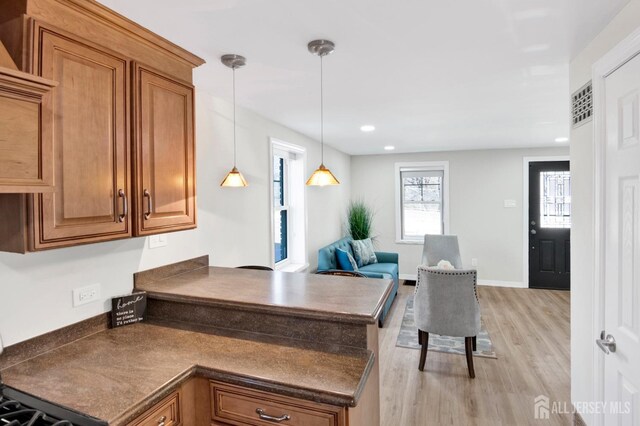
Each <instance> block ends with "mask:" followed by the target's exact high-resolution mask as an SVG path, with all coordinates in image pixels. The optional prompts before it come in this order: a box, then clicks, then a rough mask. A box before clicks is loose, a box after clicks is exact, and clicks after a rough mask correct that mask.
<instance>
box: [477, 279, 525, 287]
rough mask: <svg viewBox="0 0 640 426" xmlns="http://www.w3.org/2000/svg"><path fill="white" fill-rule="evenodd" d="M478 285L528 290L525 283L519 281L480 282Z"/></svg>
mask: <svg viewBox="0 0 640 426" xmlns="http://www.w3.org/2000/svg"><path fill="white" fill-rule="evenodd" d="M478 285H482V286H488V287H511V288H527V286H526V285H525V284H524V283H522V282H519V281H500V280H478Z"/></svg>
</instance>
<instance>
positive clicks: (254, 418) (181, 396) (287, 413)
mask: <svg viewBox="0 0 640 426" xmlns="http://www.w3.org/2000/svg"><path fill="white" fill-rule="evenodd" d="M370 384H371V383H369V382H368V383H367V385H366V386H365V389H364V391H363V392H362V394H361V396H360V400H359V402H358V406H356V407H340V406H334V405H329V404H322V403H319V402H313V401H307V400H303V399H298V398H291V397H287V396H282V395H276V394H273V393H270V392H264V391H259V390H255V389H250V388H246V387H244V386H238V385H232V384H228V383H223V382H218V381H215V380H210V379H207V378H204V377H200V376H195V377H192V378H190V379H188V380H187V381H185V382H183V383H182V384H181V385H179V386H178V387H176V389H174V390H173V391H172V392H171V394H169V395H168V396H167V397H165V398H164V399H162V400H161V401H160V402H158V403H157V404H155V405H154V406H153V407H151V408H150V409H149V410H147V411H146V412H144V413H142V414H141V415H140V416H138V417H137V418H136V419H135V420H133V421H132V422H129V423H128V424H127V426H224V425H234V426H245V425H249V426H269V425H274V424H283V425H288V426H376V425H378V424H379V420H378V416H377V414H375V413H378V402H377V393H375V396H376V398H374V400H372V399H371V398H372V395H373V394H372V393H371V389H372V388H371V387H370V386H369V385H370ZM376 384H377V382H376ZM376 390H377V389H376ZM372 413H374V414H375V415H374V414H372Z"/></svg>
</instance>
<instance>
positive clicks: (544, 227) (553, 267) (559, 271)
mask: <svg viewBox="0 0 640 426" xmlns="http://www.w3.org/2000/svg"><path fill="white" fill-rule="evenodd" d="M570 235H571V175H570V173H569V162H568V161H553V162H535V163H529V287H531V288H549V289H558V290H569V288H570V284H571V270H570V266H571V262H570V258H569V256H570V252H571V251H570Z"/></svg>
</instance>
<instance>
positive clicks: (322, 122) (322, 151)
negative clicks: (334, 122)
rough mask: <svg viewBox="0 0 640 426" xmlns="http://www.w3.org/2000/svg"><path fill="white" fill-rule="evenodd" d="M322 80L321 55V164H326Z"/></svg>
mask: <svg viewBox="0 0 640 426" xmlns="http://www.w3.org/2000/svg"><path fill="white" fill-rule="evenodd" d="M322 80H323V74H322V55H320V164H324V92H323V87H322Z"/></svg>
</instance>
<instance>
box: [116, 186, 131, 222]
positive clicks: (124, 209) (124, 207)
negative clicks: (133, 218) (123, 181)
mask: <svg viewBox="0 0 640 426" xmlns="http://www.w3.org/2000/svg"><path fill="white" fill-rule="evenodd" d="M118 196H119V197H120V198H122V214H121V215H119V216H118V222H124V218H125V217H127V215H128V214H129V203H128V202H127V194H125V192H124V189H120V190H118Z"/></svg>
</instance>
